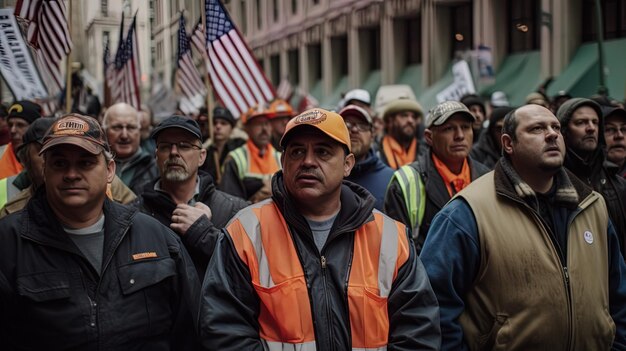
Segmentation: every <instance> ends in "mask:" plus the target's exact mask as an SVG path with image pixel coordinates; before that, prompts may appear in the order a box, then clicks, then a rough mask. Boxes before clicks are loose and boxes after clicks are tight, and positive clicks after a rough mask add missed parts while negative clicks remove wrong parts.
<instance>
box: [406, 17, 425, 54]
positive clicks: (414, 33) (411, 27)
mask: <svg viewBox="0 0 626 351" xmlns="http://www.w3.org/2000/svg"><path fill="white" fill-rule="evenodd" d="M404 28H405V29H406V45H405V47H406V64H407V65H413V64H418V63H421V62H422V17H420V16H418V17H412V18H407V19H406V20H405V25H404Z"/></svg>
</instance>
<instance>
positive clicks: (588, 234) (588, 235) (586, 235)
mask: <svg viewBox="0 0 626 351" xmlns="http://www.w3.org/2000/svg"><path fill="white" fill-rule="evenodd" d="M583 237H584V238H585V241H586V242H587V244H592V243H593V233H591V232H590V231H588V230H587V231H585V233H584V234H583Z"/></svg>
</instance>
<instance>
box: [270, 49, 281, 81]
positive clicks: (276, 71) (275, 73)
mask: <svg viewBox="0 0 626 351" xmlns="http://www.w3.org/2000/svg"><path fill="white" fill-rule="evenodd" d="M270 73H271V77H270V79H271V81H272V84H274V86H275V87H277V86H278V84H279V83H280V56H278V55H272V56H270Z"/></svg>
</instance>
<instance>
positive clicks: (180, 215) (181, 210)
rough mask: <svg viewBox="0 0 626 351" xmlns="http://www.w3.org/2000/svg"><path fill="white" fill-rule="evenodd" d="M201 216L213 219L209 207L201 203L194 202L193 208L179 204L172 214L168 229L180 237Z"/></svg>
mask: <svg viewBox="0 0 626 351" xmlns="http://www.w3.org/2000/svg"><path fill="white" fill-rule="evenodd" d="M202 215H205V216H207V218H208V219H209V220H211V218H213V212H211V209H210V208H209V206H207V205H205V204H203V203H202V202H196V204H195V205H194V206H189V205H187V204H179V205H178V206H176V209H174V212H172V224H170V228H172V230H173V231H175V232H176V233H178V234H180V235H185V234H186V233H187V230H189V227H191V225H192V224H194V223H195V222H196V221H197V220H198V218H200V217H202Z"/></svg>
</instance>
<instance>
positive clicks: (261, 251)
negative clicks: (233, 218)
mask: <svg viewBox="0 0 626 351" xmlns="http://www.w3.org/2000/svg"><path fill="white" fill-rule="evenodd" d="M270 201H271V200H270V199H267V200H264V201H261V202H259V203H257V204H255V205H253V206H250V207H248V210H250V211H254V209H259V208H261V207H263V206H265V205H267V204H268V203H269V202H270ZM246 212H248V211H246ZM238 219H239V223H241V226H242V227H243V229H244V230H245V231H246V234H248V238H249V239H250V241H251V242H252V247H254V251H255V253H256V257H257V266H258V268H259V282H258V284H259V285H261V286H263V287H266V288H271V287H273V286H274V280H273V279H272V274H271V273H270V268H269V263H268V262H267V254H266V252H265V247H263V241H262V239H261V229H260V226H261V223H260V222H259V219H258V218H257V216H255V215H253V214H252V213H248V215H243V213H242V216H239V218H238Z"/></svg>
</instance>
